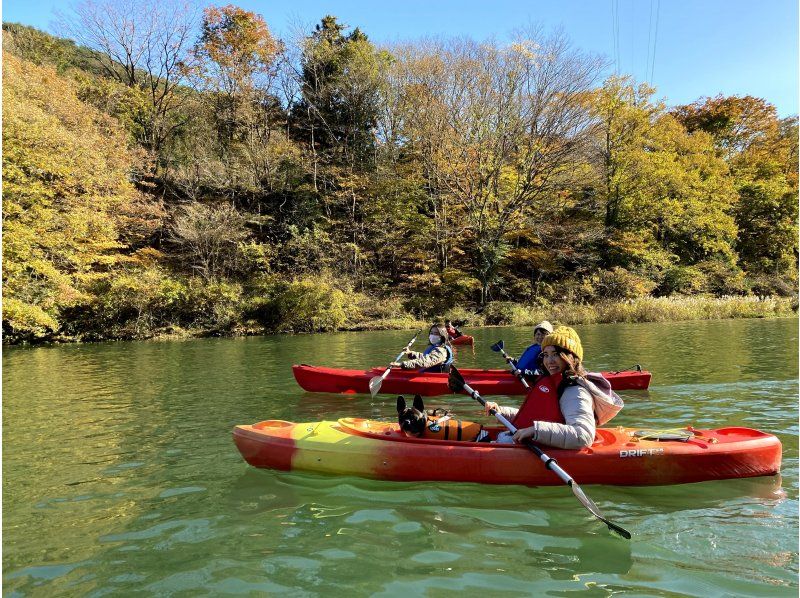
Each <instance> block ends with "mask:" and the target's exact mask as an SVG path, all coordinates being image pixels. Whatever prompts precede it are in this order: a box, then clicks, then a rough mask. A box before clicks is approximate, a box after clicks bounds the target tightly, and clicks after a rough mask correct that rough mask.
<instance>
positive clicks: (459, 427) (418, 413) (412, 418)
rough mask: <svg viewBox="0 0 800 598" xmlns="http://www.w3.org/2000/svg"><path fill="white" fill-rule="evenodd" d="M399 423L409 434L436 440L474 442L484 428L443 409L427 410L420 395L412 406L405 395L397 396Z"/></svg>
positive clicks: (415, 398)
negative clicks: (452, 415)
mask: <svg viewBox="0 0 800 598" xmlns="http://www.w3.org/2000/svg"><path fill="white" fill-rule="evenodd" d="M397 423H399V424H400V429H401V430H403V432H405V433H406V434H407V435H409V436H416V437H417V438H430V439H435V440H464V441H467V442H472V441H474V440H475V439H476V438H477V437H478V435H479V434H480V433H481V431H482V430H483V426H482V425H481V424H476V423H475V422H470V421H464V420H460V419H453V418H452V417H451V416H450V414H449V413H448V412H447V411H445V410H443V409H433V410H432V411H427V412H426V411H425V404H424V403H423V402H422V397H421V396H420V395H416V396H415V397H414V402H413V404H412V405H411V406H408V405H407V404H406V399H405V397H404V396H402V395H401V396H399V397H397Z"/></svg>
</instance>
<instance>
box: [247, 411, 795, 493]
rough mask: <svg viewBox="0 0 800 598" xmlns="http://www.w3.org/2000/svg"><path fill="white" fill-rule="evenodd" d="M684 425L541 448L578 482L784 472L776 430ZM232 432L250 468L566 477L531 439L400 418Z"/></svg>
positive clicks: (462, 477)
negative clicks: (663, 434)
mask: <svg viewBox="0 0 800 598" xmlns="http://www.w3.org/2000/svg"><path fill="white" fill-rule="evenodd" d="M492 430H493V431H494V432H496V429H495V428H492ZM685 430H686V431H687V432H688V433H686V434H685V436H684V438H683V439H682V440H665V439H662V440H655V439H648V438H647V436H646V435H645V436H644V437H640V436H641V434H640V433H639V431H637V430H636V429H633V428H623V427H618V428H598V430H597V434H596V436H595V442H594V444H593V445H592V446H591V447H589V448H585V449H581V450H564V449H555V448H551V447H543V448H545V450H546V452H547V454H548V455H549V456H550V457H552V458H554V459H556V460H557V461H558V463H559V465H560V466H561V467H562V468H563V469H564V470H566V471H567V472H569V474H570V475H571V476H572V477H573V478H574V479H575V481H576V482H578V483H579V484H613V485H625V486H628V485H631V486H636V485H663V484H683V483H687V482H702V481H706V480H721V479H729V478H747V477H755V476H766V475H773V474H776V473H778V472H779V470H780V466H781V442H780V440H779V439H778V438H777V437H775V436H773V435H771V434H766V433H764V432H759V431H758V430H752V429H750V428H740V427H731V428H720V429H718V430H695V429H694V428H691V427H688V428H685ZM233 439H234V442H235V443H236V446H237V448H238V449H239V452H240V453H241V454H242V456H243V457H244V459H245V460H246V461H247V462H248V463H249V464H250V465H253V466H254V467H264V468H269V469H277V470H283V471H310V472H318V473H325V474H335V475H347V476H359V477H365V478H373V479H381V480H395V481H448V482H478V483H483V484H524V485H528V486H548V485H558V484H562V483H563V482H562V481H561V479H560V478H558V477H557V476H556V475H555V474H554V473H553V472H551V471H549V470H547V469H546V468H545V467H544V465H543V464H542V462H541V461H540V460H539V459H538V458H537V457H536V456H535V455H532V454H531V452H530V451H529V450H528V449H527V448H526V447H525V446H521V445H515V444H491V443H478V442H464V441H453V440H431V439H423V438H414V437H409V436H406V435H405V433H404V432H402V431H401V430H400V429H399V427H398V425H397V424H396V423H387V422H379V421H370V420H365V419H356V418H344V419H340V420H338V421H321V422H307V423H292V422H288V421H280V420H268V421H263V422H259V423H257V424H253V425H241V426H236V427H235V428H234V430H233Z"/></svg>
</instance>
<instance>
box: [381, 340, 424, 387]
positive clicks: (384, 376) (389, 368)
mask: <svg viewBox="0 0 800 598" xmlns="http://www.w3.org/2000/svg"><path fill="white" fill-rule="evenodd" d="M420 332H422V331H421V330H417V333H416V334H415V335H414V338H412V339H411V340H410V341H408V344H407V345H406V348H405V349H403V350H402V351H401V352H400V355H398V356H397V357H395V358H394V359H393V360H392V363H394V362H395V361H400V358H401V357H402V356H403V355H405V354H406V351H408V350H409V349H410V348H411V345H413V344H414V341H415V340H417V337H418V336H419V333H420ZM391 371H392V366H391V365H389V367H388V368H386V369H385V370H384V371H383V374H381V375H380V376H375V377H374V378H371V379H370V381H369V394H371V395H372V398H373V399H374V398H375V395H376V394H378V391H379V390H380V389H381V384H383V381H384V380H386V376H388V375H389V372H391Z"/></svg>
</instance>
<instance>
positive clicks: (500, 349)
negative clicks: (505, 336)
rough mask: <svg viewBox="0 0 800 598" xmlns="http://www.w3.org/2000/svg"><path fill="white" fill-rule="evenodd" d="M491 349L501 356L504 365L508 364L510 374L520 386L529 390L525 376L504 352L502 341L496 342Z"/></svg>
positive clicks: (512, 359)
mask: <svg viewBox="0 0 800 598" xmlns="http://www.w3.org/2000/svg"><path fill="white" fill-rule="evenodd" d="M491 349H492V351H496V352H499V353H500V354H501V355H502V356H503V358H504V359H505V360H506V363H508V365H510V366H511V373H512V374H513V375H514V376H516V377H517V379H518V380H519V381H520V382H522V386H524V387H525V388H527V389H530V385H529V384H528V381H527V380H526V379H525V374H524V373H523V371H522V370H521V369H519V368H518V367H517V366H516V365H515V364H514V358H513V357H511V355H509V354H508V353H506V352H505V349H504V348H503V341H501V340H500V341H497V342H496V343H495V344H493V345H492V347H491Z"/></svg>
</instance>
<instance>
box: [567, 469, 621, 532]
mask: <svg viewBox="0 0 800 598" xmlns="http://www.w3.org/2000/svg"><path fill="white" fill-rule="evenodd" d="M569 486H570V487H571V488H572V493H573V494H574V495H575V498H577V499H578V500H579V501H580V502H581V504H582V505H583V506H584V507H586V509H587V510H588V511H589V512H590V513H591V514H592V515H594V516H595V517H597V518H598V519H599V520H600V521H602V522H603V523H605V524H606V525H607V526H608V529H610V530H611V531H612V532H614V533H615V534H618V535H619V536H621V537H623V538H625V539H626V540H630V539H631V533H630V532H629V531H628V530H626V529H625V528H623V527H620V526H619V525H617V524H616V523H614V522H613V521H609V520H608V519H606V518H605V517H603V515H602V514H601V513H600V509H599V508H598V507H597V505H596V504H594V501H593V500H592V499H591V498H589V497H588V496H586V494H584V493H583V490H581V487H580V486H578V484H576V483H575V481H574V480H573V481H572V483H571V484H570V485H569Z"/></svg>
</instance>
